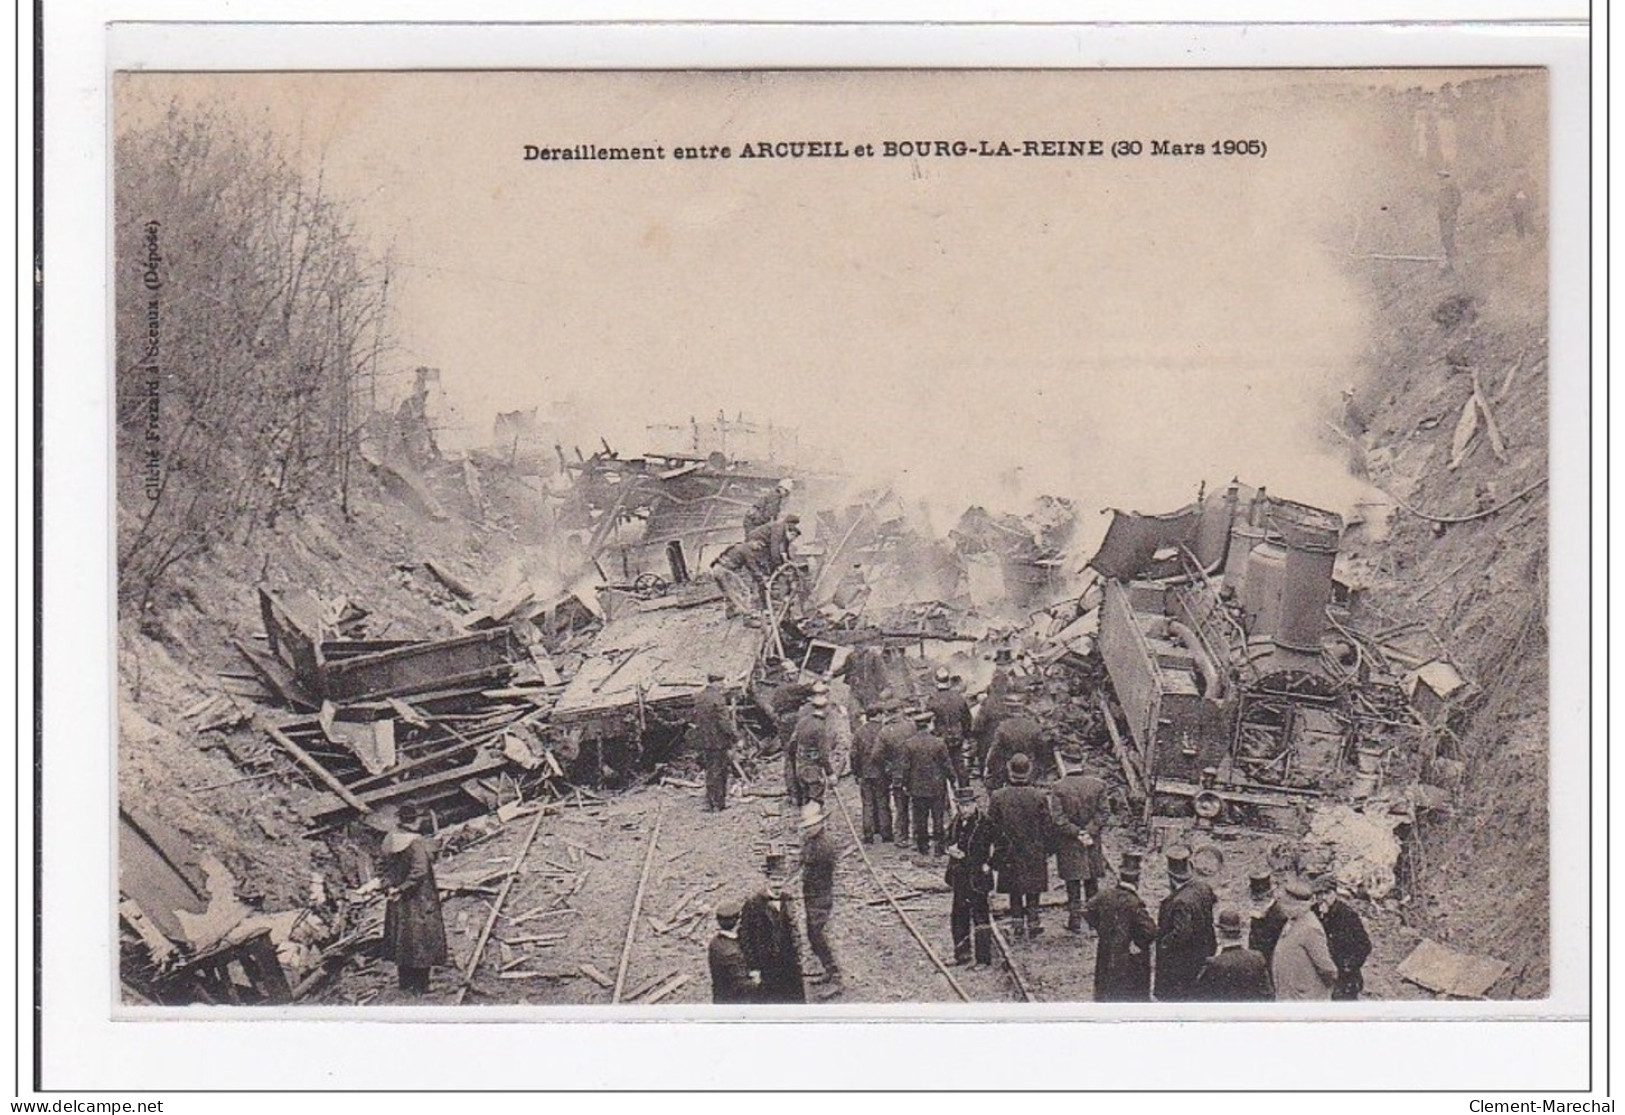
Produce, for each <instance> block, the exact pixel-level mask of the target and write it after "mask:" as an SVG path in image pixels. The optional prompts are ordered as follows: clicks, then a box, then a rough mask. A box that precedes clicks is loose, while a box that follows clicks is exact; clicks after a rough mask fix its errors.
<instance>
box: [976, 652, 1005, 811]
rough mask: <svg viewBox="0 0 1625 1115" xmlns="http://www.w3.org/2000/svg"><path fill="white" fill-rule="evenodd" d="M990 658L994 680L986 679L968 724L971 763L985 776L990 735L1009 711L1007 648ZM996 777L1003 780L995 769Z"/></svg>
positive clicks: (987, 768) (993, 733)
mask: <svg viewBox="0 0 1625 1115" xmlns="http://www.w3.org/2000/svg"><path fill="white" fill-rule="evenodd" d="M993 662H994V665H993V680H992V681H991V682H989V683H988V687H987V691H986V692H985V693H983V694H982V701H981V703H980V704H979V705H977V706H976V713H975V716H974V717H973V725H972V728H971V735H972V737H973V738H974V739H975V764H974V765H975V767H976V771H977V773H978V774H980V775H984V776H985V775H986V773H987V772H988V770H989V767H988V765H987V762H988V753H989V752H990V751H992V750H993V737H994V735H995V734H996V733H997V732H998V730H999V725H1000V724H1002V723H1003V722H1004V718H1005V717H1006V716H1008V715H1010V705H1009V696H1010V668H1009V662H1010V652H1009V651H1008V650H1005V649H1002V648H1001V649H1000V650H998V651H996V652H995V653H994V656H993ZM995 778H996V780H999V781H1001V782H1002V780H1003V778H1004V772H1003V771H999V772H997V773H996V774H995ZM988 788H989V789H993V788H994V787H992V786H989V787H988Z"/></svg>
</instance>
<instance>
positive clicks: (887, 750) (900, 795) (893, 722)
mask: <svg viewBox="0 0 1625 1115" xmlns="http://www.w3.org/2000/svg"><path fill="white" fill-rule="evenodd" d="M913 738H914V724H913V722H912V721H911V720H909V718H908V717H906V716H903V715H902V714H901V712H900V711H898V710H888V711H887V713H886V716H885V722H884V723H882V724H881V726H880V762H881V765H882V766H883V767H884V769H885V771H886V781H887V783H888V784H889V785H890V786H891V802H892V826H893V833H894V836H895V839H896V842H897V846H898V847H900V848H906V847H907V846H908V835H909V827H908V823H909V804H910V799H909V796H908V741H909V740H911V739H913Z"/></svg>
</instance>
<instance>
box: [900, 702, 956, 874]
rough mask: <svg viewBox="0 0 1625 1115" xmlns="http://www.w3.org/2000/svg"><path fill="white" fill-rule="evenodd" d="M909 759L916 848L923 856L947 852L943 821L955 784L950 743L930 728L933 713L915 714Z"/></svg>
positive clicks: (908, 753)
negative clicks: (949, 792)
mask: <svg viewBox="0 0 1625 1115" xmlns="http://www.w3.org/2000/svg"><path fill="white" fill-rule="evenodd" d="M905 748H906V750H905V752H904V753H905V755H906V756H907V758H908V796H909V802H910V805H909V808H910V810H911V811H912V812H913V814H914V850H915V851H916V852H918V853H919V854H920V855H922V856H923V855H925V854H926V853H927V852H928V851H932V850H934V851H935V852H936V854H937V855H939V856H940V855H942V854H943V852H944V844H943V821H944V819H945V818H946V817H947V813H948V787H950V786H952V785H953V784H954V770H953V763H952V760H950V759H949V758H948V745H947V744H945V743H944V742H943V741H942V737H941V736H939V735H937V734H936V733H935V732H934V731H932V730H931V714H930V713H929V712H917V713H915V714H914V735H913V736H912V737H910V739H909V741H908V743H907V744H906V745H905Z"/></svg>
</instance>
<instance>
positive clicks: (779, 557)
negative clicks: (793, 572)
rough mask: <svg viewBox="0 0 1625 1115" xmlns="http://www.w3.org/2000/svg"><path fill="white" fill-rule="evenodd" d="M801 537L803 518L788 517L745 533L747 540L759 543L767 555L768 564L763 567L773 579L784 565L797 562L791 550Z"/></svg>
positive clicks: (797, 516) (796, 516)
mask: <svg viewBox="0 0 1625 1115" xmlns="http://www.w3.org/2000/svg"><path fill="white" fill-rule="evenodd" d="M800 537H801V516H800V515H786V516H785V517H784V518H782V519H775V520H774V521H773V522H770V523H764V524H762V525H761V526H757V527H752V528H751V529H750V530H748V531H746V532H745V538H746V539H748V540H751V541H755V542H759V543H760V544H761V546H762V549H763V550H764V551H765V553H766V555H767V563H766V565H765V566H764V567H763V568H764V569H765V570H766V572H767V576H769V577H772V576H773V574H775V573H777V572H778V571H779V570H780V568H782V567H783V566H784V565H786V564H788V563H790V562H793V561H794V560H795V553H794V552H793V550H792V549H791V547H792V546H794V544H795V540H796V539H797V538H800Z"/></svg>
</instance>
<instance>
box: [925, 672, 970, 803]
mask: <svg viewBox="0 0 1625 1115" xmlns="http://www.w3.org/2000/svg"><path fill="white" fill-rule="evenodd" d="M925 707H926V709H927V710H928V711H929V712H930V713H931V718H932V720H933V721H934V722H935V723H936V727H937V735H939V736H941V737H942V742H943V743H945V744H947V746H948V759H949V761H951V762H952V763H953V768H954V784H955V785H958V786H968V785H970V775H969V771H968V769H967V767H966V762H965V747H966V741H967V740H969V739H970V734H971V728H972V723H971V714H970V702H968V701H966V700H965V695H964V694H963V693H961V692H960V691H959V690H957V689H955V688H954V683H953V677H952V676H951V675H950V674H949V673H948V670H947V668H946V667H944V668H942V669H939V670H938V671H937V676H936V684H935V688H934V689H933V690H932V692H931V697H930V699H929V700H928V701H926V704H925Z"/></svg>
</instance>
